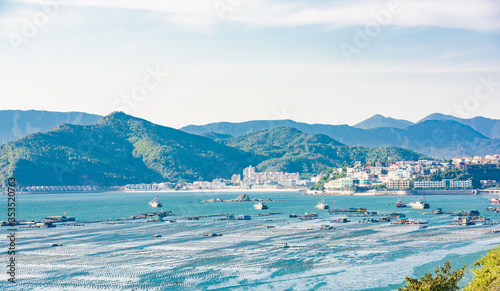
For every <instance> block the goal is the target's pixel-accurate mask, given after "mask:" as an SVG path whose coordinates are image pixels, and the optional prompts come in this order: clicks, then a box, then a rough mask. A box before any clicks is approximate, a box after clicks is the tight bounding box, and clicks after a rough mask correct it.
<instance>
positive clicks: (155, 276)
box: [0, 192, 500, 290]
mask: <svg viewBox="0 0 500 291" xmlns="http://www.w3.org/2000/svg"><path fill="white" fill-rule="evenodd" d="M241 193H242V192H237V193H236V192H234V193H230V192H217V193H215V192H210V193H201V192H200V193H196V192H173V193H139V192H133V193H122V192H108V193H92V194H37V195H18V196H17V208H16V213H17V217H18V219H19V220H23V219H35V220H38V219H42V218H44V217H46V216H50V215H63V214H64V213H65V214H66V215H67V216H74V217H76V219H77V222H82V221H96V220H103V222H99V223H85V224H84V225H82V224H78V225H77V226H58V227H57V228H51V229H20V230H19V231H18V240H17V243H18V250H19V252H18V255H17V258H16V259H17V260H18V273H17V274H18V283H16V284H7V283H6V281H5V280H6V275H5V274H4V273H5V272H4V271H2V272H1V275H0V279H1V280H2V281H0V287H1V288H2V289H5V288H7V289H9V290H33V289H39V290H42V289H43V290H61V289H65V290H75V289H81V290H88V289H94V290H96V289H110V290H132V289H135V290H164V289H168V290H170V289H173V290H204V289H212V290H228V289H238V290H239V289H241V290H253V289H259V290H268V289H272V290H395V289H397V288H398V287H401V286H402V285H403V284H404V278H405V276H421V275H423V274H424V273H425V272H432V271H434V269H435V267H436V266H437V265H439V264H442V263H443V262H445V261H446V260H451V261H452V266H453V267H458V266H462V265H464V264H467V265H470V264H472V263H473V262H474V261H475V260H477V259H478V258H480V257H481V255H483V254H485V252H486V251H487V250H488V249H491V248H492V247H494V246H496V245H498V244H500V235H499V234H498V233H490V230H491V229H499V228H500V226H499V225H493V226H484V225H479V224H478V225H475V226H467V227H465V226H449V225H446V222H447V221H450V220H451V219H453V217H451V216H450V215H445V214H443V215H424V214H422V212H426V211H429V210H414V209H411V208H403V209H396V208H395V207H394V205H395V203H396V200H397V197H394V196H306V195H301V194H300V193H298V192H248V194H249V196H250V198H261V197H263V198H268V199H273V200H279V201H271V202H266V204H267V205H268V206H269V209H268V210H255V209H254V208H253V207H252V205H253V204H254V203H251V202H250V203H200V202H199V201H201V200H206V199H210V198H223V199H232V198H236V197H237V196H238V195H239V194H241ZM156 195H158V196H159V197H160V201H161V202H162V203H163V208H162V209H163V210H170V211H172V212H173V213H174V214H175V216H174V217H172V219H175V218H180V217H189V216H202V215H213V214H217V213H229V212H231V213H234V214H235V215H236V216H237V215H254V214H260V213H268V212H280V213H282V214H279V215H271V216H258V217H256V216H253V217H252V220H250V221H227V220H226V221H220V220H216V218H217V217H210V218H201V219H200V220H183V221H177V222H175V223H172V222H169V221H164V222H149V223H146V222H145V221H144V220H143V221H128V220H127V221H106V220H113V219H119V218H127V217H130V216H132V215H135V214H138V213H141V212H146V211H153V210H156V209H154V208H151V207H149V205H148V202H149V201H150V200H152V199H153V198H154V196H156ZM1 197H2V201H3V202H1V203H0V213H4V214H6V213H7V201H6V200H7V199H6V196H5V195H3V196H1ZM489 197H491V196H468V195H446V196H445V195H428V196H426V200H427V202H428V203H430V205H431V209H430V210H432V209H435V208H442V209H443V211H450V212H457V211H461V210H467V211H470V210H472V209H476V210H479V211H480V212H481V214H482V215H484V216H485V217H487V218H490V219H492V220H494V221H498V220H500V214H497V213H494V212H486V211H484V209H485V208H486V207H487V206H489V203H488V198H489ZM322 198H324V199H325V203H328V204H329V205H330V207H331V208H350V207H366V208H367V209H368V211H376V212H378V213H385V214H389V213H391V212H401V213H404V214H406V216H407V217H408V218H413V219H425V220H427V221H428V222H429V226H428V228H425V229H421V228H419V226H416V225H394V224H389V223H359V221H360V220H361V218H352V219H351V220H352V222H351V223H346V224H334V223H330V222H329V219H331V218H333V217H335V216H332V215H329V214H328V213H327V212H326V210H319V209H316V208H315V205H316V204H317V203H318V202H320V201H321V199H322ZM402 199H403V202H405V203H408V202H412V201H417V200H418V199H419V197H418V196H403V197H402ZM306 212H307V213H310V212H317V213H318V216H319V219H317V220H311V221H300V220H298V219H297V218H289V217H288V215H289V214H304V213H306ZM4 216H5V215H4ZM5 218H6V217H5ZM5 218H0V220H4V219H5ZM169 219H170V218H169ZM322 225H330V226H333V227H334V228H335V229H331V230H322V229H321V226H322ZM1 231H2V237H3V239H0V251H1V252H2V256H3V257H2V260H3V261H6V260H7V259H8V257H7V255H6V249H7V240H6V235H7V231H6V229H5V227H3V228H2V229H1ZM207 232H215V233H221V234H222V236H220V237H205V236H200V234H203V233H207ZM155 234H160V235H161V237H157V238H153V235H155ZM51 243H61V244H62V246H60V247H50V246H49V245H50V244H51ZM285 245H286V246H287V247H286V248H284V246H285ZM470 278H471V274H470V272H469V273H468V274H467V275H466V277H465V278H464V280H463V283H462V284H464V283H465V282H466V281H468V280H470Z"/></svg>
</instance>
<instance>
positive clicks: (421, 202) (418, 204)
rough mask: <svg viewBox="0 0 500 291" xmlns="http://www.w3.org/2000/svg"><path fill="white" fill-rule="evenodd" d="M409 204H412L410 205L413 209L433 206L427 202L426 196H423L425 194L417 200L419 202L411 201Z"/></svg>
mask: <svg viewBox="0 0 500 291" xmlns="http://www.w3.org/2000/svg"><path fill="white" fill-rule="evenodd" d="M408 205H410V207H411V208H413V209H427V208H430V207H431V206H430V205H429V203H426V202H425V196H423V195H422V198H420V200H419V201H417V202H410V203H408Z"/></svg>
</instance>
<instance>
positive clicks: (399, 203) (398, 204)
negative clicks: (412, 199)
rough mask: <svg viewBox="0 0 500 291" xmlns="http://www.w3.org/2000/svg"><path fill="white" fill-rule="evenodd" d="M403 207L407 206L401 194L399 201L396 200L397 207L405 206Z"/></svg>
mask: <svg viewBox="0 0 500 291" xmlns="http://www.w3.org/2000/svg"><path fill="white" fill-rule="evenodd" d="M403 207H406V204H404V203H403V201H401V196H399V198H398V202H396V208H403Z"/></svg>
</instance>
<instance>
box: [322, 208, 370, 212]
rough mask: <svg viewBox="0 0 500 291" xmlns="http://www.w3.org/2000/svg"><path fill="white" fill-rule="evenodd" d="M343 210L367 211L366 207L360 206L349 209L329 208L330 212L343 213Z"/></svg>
mask: <svg viewBox="0 0 500 291" xmlns="http://www.w3.org/2000/svg"><path fill="white" fill-rule="evenodd" d="M343 212H366V208H365V207H359V208H353V207H351V208H349V209H330V210H328V213H343Z"/></svg>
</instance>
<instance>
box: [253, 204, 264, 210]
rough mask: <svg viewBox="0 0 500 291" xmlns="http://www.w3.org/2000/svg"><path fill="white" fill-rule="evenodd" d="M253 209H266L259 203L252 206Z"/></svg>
mask: <svg viewBox="0 0 500 291" xmlns="http://www.w3.org/2000/svg"><path fill="white" fill-rule="evenodd" d="M253 208H255V209H258V210H262V209H267V205H266V204H264V203H262V202H259V203H257V204H254V205H253Z"/></svg>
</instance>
